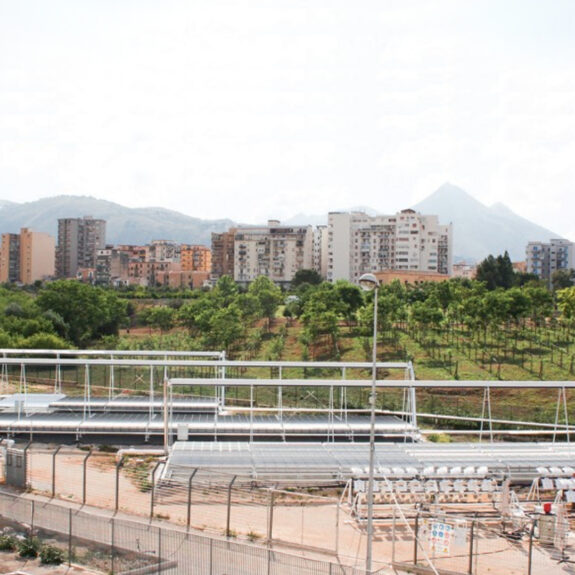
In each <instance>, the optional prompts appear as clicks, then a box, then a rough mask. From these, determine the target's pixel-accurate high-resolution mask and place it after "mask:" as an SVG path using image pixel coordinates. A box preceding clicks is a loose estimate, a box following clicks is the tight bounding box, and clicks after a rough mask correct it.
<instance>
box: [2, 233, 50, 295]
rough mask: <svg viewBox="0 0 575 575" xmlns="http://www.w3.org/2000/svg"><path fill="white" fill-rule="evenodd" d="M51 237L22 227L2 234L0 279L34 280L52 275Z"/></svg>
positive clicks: (22, 281)
mask: <svg viewBox="0 0 575 575" xmlns="http://www.w3.org/2000/svg"><path fill="white" fill-rule="evenodd" d="M54 255H55V242H54V238H53V237H52V236H50V235H49V234H46V233H44V232H34V231H32V230H30V229H28V228H22V229H21V230H20V233H19V234H2V245H1V246H0V282H18V283H22V284H33V283H34V282H35V281H39V280H44V279H47V278H49V277H53V276H54Z"/></svg>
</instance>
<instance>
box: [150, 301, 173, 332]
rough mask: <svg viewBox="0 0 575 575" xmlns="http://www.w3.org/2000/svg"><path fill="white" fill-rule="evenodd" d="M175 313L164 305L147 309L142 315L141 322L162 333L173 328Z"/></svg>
mask: <svg viewBox="0 0 575 575" xmlns="http://www.w3.org/2000/svg"><path fill="white" fill-rule="evenodd" d="M176 313H177V312H176V310H175V309H173V308H171V307H169V306H166V305H159V306H154V307H149V308H146V309H145V310H144V312H143V313H142V320H143V321H144V323H145V324H146V325H149V326H150V327H153V328H156V329H159V330H160V331H161V332H162V333H164V332H166V331H169V330H170V329H172V328H173V327H174V325H175V321H176Z"/></svg>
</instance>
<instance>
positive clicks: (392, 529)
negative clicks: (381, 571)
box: [391, 506, 396, 565]
mask: <svg viewBox="0 0 575 575" xmlns="http://www.w3.org/2000/svg"><path fill="white" fill-rule="evenodd" d="M395 511H396V509H395V506H394V508H393V523H392V524H391V564H392V565H393V564H394V563H395V522H396V516H395Z"/></svg>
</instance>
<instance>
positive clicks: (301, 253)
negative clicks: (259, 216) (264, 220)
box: [212, 220, 314, 285]
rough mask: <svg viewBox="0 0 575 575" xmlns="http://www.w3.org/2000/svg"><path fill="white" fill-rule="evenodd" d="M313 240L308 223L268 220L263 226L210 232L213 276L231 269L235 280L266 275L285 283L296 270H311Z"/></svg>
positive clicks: (291, 277)
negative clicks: (286, 224) (291, 224)
mask: <svg viewBox="0 0 575 575" xmlns="http://www.w3.org/2000/svg"><path fill="white" fill-rule="evenodd" d="M232 238H233V243H232V241H231V240H232ZM313 242H314V238H313V228H312V226H282V225H280V223H279V222H278V221H277V220H270V221H269V222H268V225H267V226H253V227H241V228H235V229H233V230H230V231H229V232H227V234H213V235H212V272H213V277H215V278H216V277H220V276H221V275H224V274H225V273H229V271H232V272H233V278H234V280H235V281H236V282H238V283H242V284H248V283H250V282H252V281H254V280H255V279H256V278H257V277H259V276H266V277H268V278H269V279H270V280H272V281H273V282H275V283H277V284H279V285H282V284H283V285H287V284H289V283H290V282H291V281H292V279H293V277H294V275H295V273H296V272H297V271H299V270H302V269H312V267H313V246H314V244H313ZM230 262H231V263H233V267H231V266H230ZM222 272H223V273H222Z"/></svg>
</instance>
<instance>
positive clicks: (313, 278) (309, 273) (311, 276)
mask: <svg viewBox="0 0 575 575" xmlns="http://www.w3.org/2000/svg"><path fill="white" fill-rule="evenodd" d="M322 281H323V280H322V278H321V276H320V275H319V273H318V272H316V271H315V270H308V269H305V270H298V271H297V272H296V273H295V274H294V276H293V279H292V281H291V287H292V289H295V288H297V287H299V286H301V285H302V284H309V285H312V286H313V285H319V284H321V283H322Z"/></svg>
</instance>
